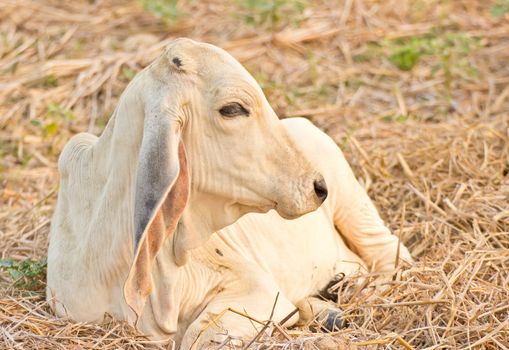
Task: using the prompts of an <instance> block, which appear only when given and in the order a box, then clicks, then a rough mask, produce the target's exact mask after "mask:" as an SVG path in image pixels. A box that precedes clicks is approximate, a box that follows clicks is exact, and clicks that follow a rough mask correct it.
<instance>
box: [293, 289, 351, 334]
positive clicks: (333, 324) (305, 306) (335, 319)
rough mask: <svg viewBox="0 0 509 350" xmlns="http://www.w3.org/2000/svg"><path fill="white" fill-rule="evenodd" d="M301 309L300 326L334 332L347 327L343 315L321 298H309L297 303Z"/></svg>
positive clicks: (339, 310)
mask: <svg viewBox="0 0 509 350" xmlns="http://www.w3.org/2000/svg"><path fill="white" fill-rule="evenodd" d="M297 307H298V308H299V321H298V323H297V324H298V325H302V326H303V325H310V326H313V325H314V326H316V327H319V328H321V329H322V330H325V331H329V332H334V331H337V330H339V329H341V328H343V327H344V326H345V322H344V320H343V317H342V315H343V313H342V311H341V309H339V308H337V307H335V306H334V304H332V303H331V302H330V301H325V300H322V299H320V298H319V297H307V298H305V299H303V300H301V301H299V302H298V303H297Z"/></svg>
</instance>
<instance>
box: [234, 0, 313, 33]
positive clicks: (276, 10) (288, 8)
mask: <svg viewBox="0 0 509 350" xmlns="http://www.w3.org/2000/svg"><path fill="white" fill-rule="evenodd" d="M236 2H237V4H238V5H239V6H240V7H242V8H243V9H244V10H246V11H247V14H246V15H245V16H244V20H245V22H246V23H247V24H249V25H253V26H264V25H268V27H269V28H270V29H271V30H272V31H275V30H276V29H278V27H279V25H280V24H281V23H282V22H283V20H284V19H290V20H291V21H293V22H294V23H296V22H298V17H299V15H301V14H302V13H303V12H304V9H305V7H306V4H307V2H306V1H305V0H236Z"/></svg>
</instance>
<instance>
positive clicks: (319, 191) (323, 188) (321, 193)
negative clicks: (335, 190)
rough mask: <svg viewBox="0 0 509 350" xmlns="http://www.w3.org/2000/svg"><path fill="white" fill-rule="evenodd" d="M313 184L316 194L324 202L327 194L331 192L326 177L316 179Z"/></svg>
mask: <svg viewBox="0 0 509 350" xmlns="http://www.w3.org/2000/svg"><path fill="white" fill-rule="evenodd" d="M313 186H314V189H315V193H316V196H317V197H318V199H319V200H321V201H322V203H323V202H324V201H325V199H326V198H327V194H328V193H329V192H328V191H327V185H326V184H325V181H324V179H320V180H315V182H313Z"/></svg>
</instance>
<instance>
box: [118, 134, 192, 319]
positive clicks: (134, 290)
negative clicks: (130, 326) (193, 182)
mask: <svg viewBox="0 0 509 350" xmlns="http://www.w3.org/2000/svg"><path fill="white" fill-rule="evenodd" d="M178 157H179V164H180V172H179V175H178V177H177V179H176V180H175V183H174V184H173V187H172V188H171V190H170V192H169V193H168V196H167V197H166V199H165V200H164V201H163V203H162V205H161V206H160V207H159V209H158V210H157V212H156V214H155V216H154V219H153V220H152V222H151V224H150V226H149V227H148V228H147V229H146V234H145V235H144V237H143V239H142V241H141V242H140V244H139V246H138V252H137V254H136V255H135V260H134V261H133V263H132V265H131V269H130V271H129V275H128V277H127V280H126V283H125V285H124V296H125V299H126V302H127V304H128V305H129V306H130V307H131V308H132V309H133V311H134V312H135V314H136V317H137V319H138V318H139V317H140V316H141V313H142V311H143V307H144V305H145V301H146V299H147V297H148V296H149V295H150V293H151V291H152V276H151V273H152V264H153V263H154V260H155V257H156V256H157V254H158V253H159V250H160V249H161V247H162V246H163V244H164V242H165V240H166V239H167V238H168V236H169V235H171V234H172V233H174V232H175V229H176V228H177V224H178V222H179V220H180V217H181V216H182V213H183V212H184V209H185V207H186V204H187V200H188V198H189V173H188V169H187V159H186V153H185V149H184V144H183V143H182V141H181V142H180V144H179V151H178Z"/></svg>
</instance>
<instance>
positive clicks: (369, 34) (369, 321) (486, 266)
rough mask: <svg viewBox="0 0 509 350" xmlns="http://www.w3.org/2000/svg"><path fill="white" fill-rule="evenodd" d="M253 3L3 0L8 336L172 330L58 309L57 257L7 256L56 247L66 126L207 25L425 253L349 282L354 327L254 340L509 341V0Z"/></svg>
mask: <svg viewBox="0 0 509 350" xmlns="http://www.w3.org/2000/svg"><path fill="white" fill-rule="evenodd" d="M147 2H148V1H146V3H147ZM247 3H248V1H238V2H235V3H233V4H231V3H229V2H227V1H223V0H210V1H208V0H207V1H203V2H197V1H196V2H189V3H184V2H181V3H178V8H179V11H180V12H181V13H182V14H181V15H180V16H179V17H178V18H176V19H175V20H171V21H168V20H164V19H160V18H157V17H156V16H155V15H154V14H153V13H150V12H148V11H144V9H143V8H142V5H141V3H139V2H125V1H116V0H104V1H96V2H93V1H90V2H86V1H77V2H67V3H64V2H60V1H57V0H55V1H52V0H40V1H37V2H33V1H28V0H0V18H1V20H0V33H1V45H0V155H1V156H0V184H1V186H0V208H1V210H0V235H1V240H0V258H1V259H3V260H2V261H4V263H3V264H4V269H3V270H4V271H3V272H1V273H0V348H2V349H3V348H5V349H74V348H76V349H78V348H79V349H97V348H101V349H119V348H122V349H152V348H154V349H166V348H170V349H171V348H172V346H173V345H172V343H171V342H170V343H154V342H150V341H149V340H147V339H146V338H145V337H143V335H141V334H138V333H137V332H136V330H134V329H133V328H131V327H130V326H128V325H126V324H124V323H122V322H118V321H115V320H112V319H110V318H108V319H107V322H106V323H105V324H103V325H95V324H83V323H73V322H70V321H69V320H64V319H57V318H55V317H54V316H53V315H52V314H51V313H50V312H49V309H48V307H47V305H46V304H45V302H44V275H43V274H41V275H39V276H36V277H35V278H36V281H35V282H36V283H33V284H32V285H31V286H30V288H27V286H26V284H25V286H24V287H22V286H20V283H19V282H18V283H15V282H13V280H12V278H11V277H10V275H9V273H8V272H6V270H7V268H6V267H5V264H6V263H5V261H6V259H13V260H14V261H15V262H19V261H23V260H25V259H28V258H30V259H34V260H40V259H43V258H44V256H45V253H46V249H47V234H48V230H49V223H50V219H51V214H52V209H53V206H54V204H55V199H56V191H57V184H58V180H57V179H58V177H57V176H58V174H57V170H56V159H57V156H58V153H59V151H60V150H61V149H62V147H63V145H64V143H65V142H66V140H68V138H69V137H70V136H71V135H73V134H74V133H76V132H79V131H86V130H88V131H90V132H93V133H96V134H97V133H100V131H101V129H102V128H103V127H104V125H105V123H106V121H107V119H108V116H109V114H110V113H111V112H112V109H113V108H114V106H115V103H116V101H117V99H118V97H119V94H120V93H121V92H122V90H123V88H124V87H125V86H126V84H127V82H128V81H129V80H130V79H131V78H132V76H133V75H134V74H135V73H136V72H137V71H139V70H140V69H141V68H142V67H143V66H145V65H146V64H147V63H148V62H150V60H151V59H153V58H154V57H155V56H157V54H158V53H159V52H160V51H161V48H162V47H163V46H164V44H165V43H166V42H167V41H168V40H171V38H174V37H177V36H189V37H192V38H195V39H199V40H203V41H208V42H211V43H214V44H216V45H219V46H222V47H224V48H226V49H227V50H229V51H230V52H231V53H232V54H233V55H234V56H235V57H237V58H238V59H239V60H240V61H241V62H242V63H244V64H245V65H246V67H248V69H249V70H250V71H251V72H252V73H253V75H254V76H255V77H256V78H257V80H258V81H259V82H260V83H261V85H262V87H263V88H264V91H265V92H266V94H267V96H268V98H269V100H270V102H271V103H272V105H273V106H274V108H275V110H276V112H277V113H278V114H279V115H280V116H281V117H292V116H304V117H307V118H310V119H311V120H313V121H314V122H315V123H316V124H318V125H319V126H320V127H321V128H322V129H323V130H325V131H326V132H327V133H328V134H329V135H331V136H332V137H333V138H334V139H335V140H336V141H337V143H338V144H339V145H340V146H341V147H342V149H343V150H344V152H345V155H346V156H347V158H348V160H349V161H350V163H351V165H352V166H353V168H354V170H355V172H356V174H357V176H358V178H359V180H360V181H361V182H362V183H363V185H364V186H365V187H366V188H367V189H368V192H369V194H370V195H371V197H372V198H373V200H374V201H375V203H376V205H377V207H378V208H379V210H380V213H381V215H382V217H383V218H384V219H385V220H386V222H387V224H388V225H389V227H390V228H391V229H392V230H393V232H394V233H395V234H396V235H398V236H399V237H400V238H401V240H402V241H404V242H405V243H406V244H407V245H408V247H409V248H410V250H411V252H412V254H413V255H414V257H415V258H416V263H415V265H413V266H411V267H409V266H400V269H399V271H398V273H397V274H396V275H395V277H394V279H393V280H392V281H391V282H390V283H387V284H386V285H385V286H384V288H379V289H373V288H369V286H368V287H367V288H366V289H365V290H363V291H359V290H357V289H356V287H355V282H357V281H356V279H355V278H352V279H350V280H343V281H341V282H339V283H338V285H336V286H335V289H334V290H335V291H339V298H338V305H339V307H341V308H342V309H343V310H344V315H345V319H346V320H347V321H348V327H347V328H345V329H342V330H339V331H337V332H334V333H330V334H325V333H324V332H323V331H316V327H304V328H298V329H290V330H282V329H280V328H279V327H278V326H277V325H273V324H268V325H267V327H266V330H265V332H264V333H263V334H260V336H259V337H258V339H256V341H254V342H250V339H247V340H246V342H245V344H248V343H251V345H250V348H252V349H269V348H273V349H356V348H357V349H508V348H509V317H508V316H509V272H508V271H509V174H508V173H509V65H508V64H507V62H508V60H509V15H508V14H507V13H505V15H504V7H503V6H504V4H506V5H507V6H508V10H509V4H508V3H507V2H504V1H503V0H502V1H496V2H495V3H489V2H486V1H481V0H479V1H434V0H428V1H424V0H420V1H406V0H405V1H394V0H389V1H385V2H377V1H368V0H345V1H338V2H336V1H317V2H311V1H309V2H306V3H304V10H303V11H302V12H300V10H297V6H296V3H297V2H296V1H291V0H288V1H287V2H286V3H285V2H282V3H284V4H285V5H284V6H281V7H280V8H276V9H275V10H274V11H273V12H272V13H276V11H280V12H281V13H280V16H279V20H278V21H276V20H277V19H278V18H277V17H271V18H272V19H273V20H272V22H270V23H268V22H263V15H264V14H263V11H264V10H263V9H262V10H260V9H259V8H254V9H252V8H248V7H247V5H246V4H247ZM299 3H300V2H299ZM496 6H498V7H496ZM257 11H258V12H257ZM246 16H250V17H246ZM252 21H254V22H255V23H256V25H255V26H253V25H251V24H250V22H252ZM261 22H263V23H261ZM295 288H299V286H295ZM28 289H31V290H28ZM312 330H315V332H312ZM219 347H221V348H225V349H226V348H229V347H233V345H232V344H230V343H228V342H226V343H225V344H221V345H220V346H217V347H216V348H219Z"/></svg>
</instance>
